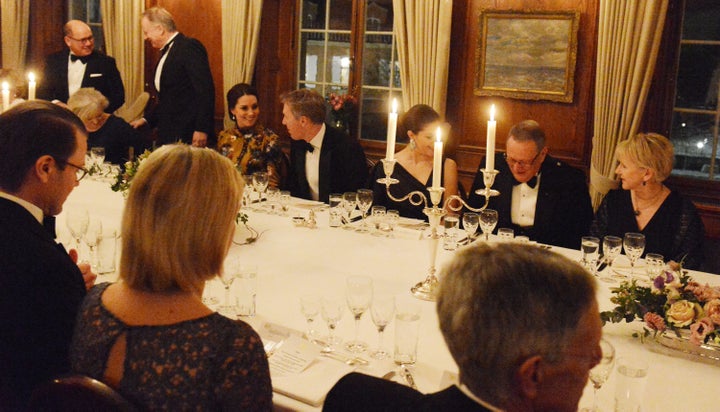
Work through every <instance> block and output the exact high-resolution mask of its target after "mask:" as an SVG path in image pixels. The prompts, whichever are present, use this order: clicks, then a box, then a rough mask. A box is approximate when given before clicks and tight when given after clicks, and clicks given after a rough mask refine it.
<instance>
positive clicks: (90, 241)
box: [83, 217, 102, 273]
mask: <svg viewBox="0 0 720 412" xmlns="http://www.w3.org/2000/svg"><path fill="white" fill-rule="evenodd" d="M100 237H102V222H101V221H100V219H98V218H96V217H91V218H89V220H88V226H87V230H86V231H85V235H84V236H83V240H84V241H85V244H86V245H87V246H88V249H90V267H92V269H93V271H95V272H96V273H97V268H98V266H99V260H98V255H97V249H96V247H97V245H98V241H99V240H100Z"/></svg>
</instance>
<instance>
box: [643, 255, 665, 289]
mask: <svg viewBox="0 0 720 412" xmlns="http://www.w3.org/2000/svg"><path fill="white" fill-rule="evenodd" d="M664 268H665V257H664V256H663V255H661V254H658V253H648V254H646V255H645V271H646V273H647V275H648V278H649V279H650V281H651V282H652V281H653V280H655V278H656V277H658V276H659V275H660V273H662V271H663V269H664Z"/></svg>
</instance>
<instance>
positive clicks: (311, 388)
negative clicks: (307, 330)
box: [272, 357, 353, 406]
mask: <svg viewBox="0 0 720 412" xmlns="http://www.w3.org/2000/svg"><path fill="white" fill-rule="evenodd" d="M352 371H353V368H352V367H350V366H348V365H346V364H344V363H342V362H338V361H336V360H333V359H325V358H321V357H320V358H317V359H315V360H314V361H313V362H312V363H311V364H310V365H309V366H308V367H307V369H305V370H304V371H302V372H301V373H299V374H296V375H291V376H285V377H279V378H276V377H273V378H272V384H273V391H275V392H277V393H280V394H283V395H285V396H288V397H290V398H293V399H297V400H299V401H300V402H304V403H307V404H308V405H312V406H320V405H322V403H323V401H324V400H325V395H327V393H328V392H330V389H331V388H332V387H333V386H334V385H335V384H336V383H337V381H339V380H340V378H342V377H343V376H345V375H347V374H348V373H350V372H352Z"/></svg>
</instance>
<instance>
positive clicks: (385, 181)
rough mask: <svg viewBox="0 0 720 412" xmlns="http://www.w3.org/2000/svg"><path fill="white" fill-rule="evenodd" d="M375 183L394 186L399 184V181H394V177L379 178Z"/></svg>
mask: <svg viewBox="0 0 720 412" xmlns="http://www.w3.org/2000/svg"><path fill="white" fill-rule="evenodd" d="M377 182H378V183H380V184H381V185H388V184H390V185H394V184H397V183H400V181H399V180H397V179H395V178H394V177H381V178H380V179H378V180H377Z"/></svg>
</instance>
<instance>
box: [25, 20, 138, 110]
mask: <svg viewBox="0 0 720 412" xmlns="http://www.w3.org/2000/svg"><path fill="white" fill-rule="evenodd" d="M63 32H64V33H65V44H66V45H67V46H68V49H69V51H67V50H66V51H61V52H58V53H54V54H51V55H50V56H48V57H47V60H46V61H45V70H44V72H43V73H44V74H43V78H42V79H41V80H40V83H39V88H38V94H37V95H38V97H39V98H41V99H45V100H57V101H61V102H63V103H66V102H67V100H68V98H69V97H70V96H71V95H72V94H73V93H75V92H76V91H77V90H78V89H80V88H81V87H93V88H95V89H96V90H97V91H99V92H100V93H102V94H103V96H105V97H107V99H108V101H109V102H110V104H109V105H108V107H107V109H106V111H107V112H108V113H112V112H114V111H115V110H117V109H118V108H119V107H120V106H122V105H123V103H125V89H124V88H123V83H122V79H121V78H120V72H119V71H118V69H117V65H116V64H115V59H113V58H112V57H110V56H106V55H104V54H100V53H98V52H96V51H95V50H94V48H95V40H94V38H93V34H92V30H90V26H88V25H87V24H85V23H84V22H82V21H80V20H70V21H69V22H67V23H65V26H63Z"/></svg>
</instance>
